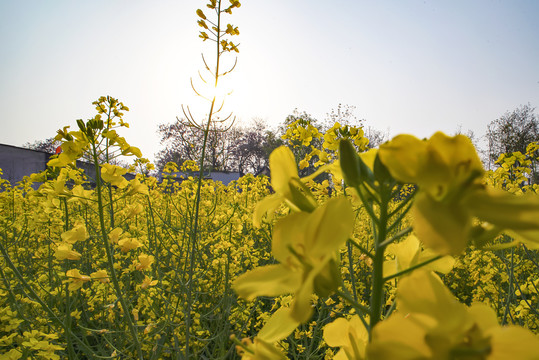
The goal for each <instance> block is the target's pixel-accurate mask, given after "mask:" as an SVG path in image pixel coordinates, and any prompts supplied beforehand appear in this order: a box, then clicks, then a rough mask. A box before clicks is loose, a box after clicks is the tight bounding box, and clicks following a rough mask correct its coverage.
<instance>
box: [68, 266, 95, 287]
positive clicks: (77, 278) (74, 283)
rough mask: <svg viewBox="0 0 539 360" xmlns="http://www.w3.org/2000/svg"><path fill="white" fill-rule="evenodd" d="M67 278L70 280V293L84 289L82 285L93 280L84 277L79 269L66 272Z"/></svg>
mask: <svg viewBox="0 0 539 360" xmlns="http://www.w3.org/2000/svg"><path fill="white" fill-rule="evenodd" d="M66 276H67V277H68V278H69V280H68V281H69V286H68V289H69V291H75V290H77V289H80V288H81V287H82V284H84V283H85V282H88V281H90V280H92V279H91V278H90V277H89V276H88V275H83V274H81V273H80V272H79V270H77V269H71V270H67V271H66Z"/></svg>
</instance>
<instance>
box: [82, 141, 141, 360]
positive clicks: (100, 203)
mask: <svg viewBox="0 0 539 360" xmlns="http://www.w3.org/2000/svg"><path fill="white" fill-rule="evenodd" d="M92 156H93V159H94V166H95V183H96V190H97V210H98V215H99V224H100V227H101V238H102V240H103V246H104V247H105V252H106V253H107V264H108V268H109V271H110V278H111V280H112V284H113V287H114V291H115V292H116V297H117V298H118V300H119V302H120V305H121V306H122V310H123V312H124V319H125V322H126V324H127V327H128V328H129V331H130V332H131V336H132V338H133V343H134V345H135V348H136V350H137V354H138V357H139V359H140V360H143V358H144V356H143V353H142V348H141V346H140V341H139V339H138V334H137V329H136V328H135V325H134V324H133V320H132V319H131V315H130V314H131V312H130V311H129V307H128V306H127V303H126V301H125V299H124V297H123V295H122V289H121V287H120V283H119V281H118V276H117V275H116V269H114V256H113V254H112V249H111V247H110V243H109V238H108V234H107V229H106V226H105V216H104V211H105V210H104V207H103V194H102V183H101V174H100V172H99V159H98V157H97V149H96V146H95V142H92Z"/></svg>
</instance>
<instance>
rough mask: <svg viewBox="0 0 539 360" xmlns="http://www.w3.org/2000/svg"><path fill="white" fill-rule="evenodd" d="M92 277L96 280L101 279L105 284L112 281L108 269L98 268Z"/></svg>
mask: <svg viewBox="0 0 539 360" xmlns="http://www.w3.org/2000/svg"><path fill="white" fill-rule="evenodd" d="M90 277H91V278H92V279H94V280H99V281H101V282H102V283H103V284H106V283H108V282H110V279H109V275H108V274H107V271H106V270H97V271H96V272H93V273H91V274H90Z"/></svg>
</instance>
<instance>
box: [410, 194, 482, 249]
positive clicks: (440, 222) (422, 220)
mask: <svg viewBox="0 0 539 360" xmlns="http://www.w3.org/2000/svg"><path fill="white" fill-rule="evenodd" d="M412 214H413V217H414V224H413V227H414V231H415V233H416V234H417V237H418V238H419V239H420V240H421V241H423V243H424V244H425V246H427V247H429V248H431V249H432V250H434V251H435V252H437V253H439V254H442V255H446V254H451V255H458V254H460V253H461V252H462V251H464V249H465V248H466V246H467V245H468V236H469V232H470V229H471V226H472V223H471V221H472V218H471V216H470V215H469V214H468V212H467V211H466V209H465V208H464V207H463V206H461V205H460V204H458V203H453V204H445V203H441V202H438V201H435V200H433V199H432V198H431V197H430V196H429V195H428V194H425V193H418V194H417V196H416V199H415V202H414V206H413V211H412Z"/></svg>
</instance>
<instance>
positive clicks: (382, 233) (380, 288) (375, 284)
mask: <svg viewBox="0 0 539 360" xmlns="http://www.w3.org/2000/svg"><path fill="white" fill-rule="evenodd" d="M386 190H387V189H386V188H381V189H380V198H381V199H380V200H381V201H380V217H379V222H378V229H375V227H376V226H375V225H376V223H374V226H373V232H374V234H375V237H374V241H375V243H374V246H375V253H374V260H373V270H372V293H371V317H370V329H371V332H369V340H370V339H371V336H372V329H374V327H375V326H376V324H377V323H378V322H379V321H380V320H381V317H382V305H383V304H382V302H383V299H384V251H385V248H386V245H383V244H384V241H385V239H386V236H387V222H388V204H389V201H390V193H391V192H390V191H386ZM388 195H389V196H388Z"/></svg>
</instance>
